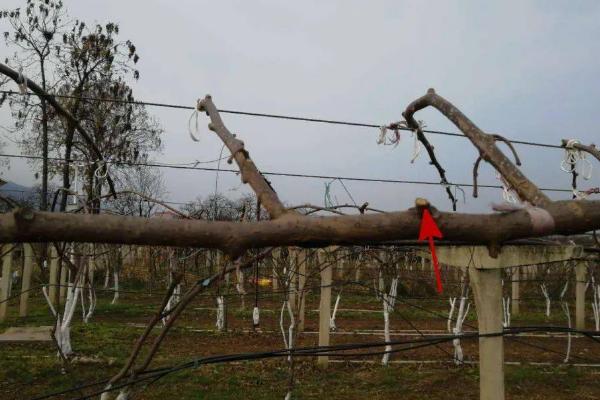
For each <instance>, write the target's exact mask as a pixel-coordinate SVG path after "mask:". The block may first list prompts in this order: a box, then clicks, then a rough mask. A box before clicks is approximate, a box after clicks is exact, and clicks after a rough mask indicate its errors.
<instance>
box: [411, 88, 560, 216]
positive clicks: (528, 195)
mask: <svg viewBox="0 0 600 400" xmlns="http://www.w3.org/2000/svg"><path fill="white" fill-rule="evenodd" d="M429 106H432V107H434V108H436V109H437V110H438V111H439V112H441V113H442V114H444V115H445V116H446V118H448V119H449V120H450V121H452V123H453V124H454V125H456V127H457V128H458V129H460V131H461V132H462V133H464V134H465V136H466V137H467V138H469V140H471V142H472V143H473V145H475V147H476V148H477V149H478V150H479V153H480V154H481V157H482V158H483V159H484V160H485V161H487V162H489V163H490V164H492V165H493V166H494V168H496V170H497V171H498V172H500V174H501V175H502V176H503V177H504V179H506V181H507V182H508V183H509V184H510V185H511V187H512V188H513V189H514V190H515V191H516V192H517V193H518V194H519V196H520V197H521V199H522V200H526V201H528V202H529V203H531V204H533V205H534V206H539V207H544V208H545V207H546V206H548V205H549V204H550V203H551V201H550V199H549V198H548V197H547V196H546V195H545V194H544V193H542V191H541V190H540V189H539V188H538V187H537V186H536V185H535V184H533V182H531V181H530V180H529V179H527V177H526V176H525V175H523V173H522V172H521V171H520V170H519V169H518V168H517V167H516V166H515V165H514V164H513V163H512V162H511V161H510V160H509V159H508V157H506V156H505V155H504V153H502V151H500V149H498V147H497V146H496V144H495V139H494V137H493V135H488V134H487V133H484V132H483V131H482V130H481V129H479V128H478V127H477V125H475V124H474V123H473V122H471V120H470V119H469V118H467V116H466V115H464V114H463V113H462V112H461V111H460V110H459V109H458V108H456V107H455V106H454V105H452V103H450V102H449V101H447V100H446V99H444V98H443V97H441V96H438V95H437V94H436V93H435V91H434V90H433V89H429V90H428V91H427V94H426V95H425V96H423V97H420V98H418V99H417V100H415V101H413V102H412V103H410V104H409V105H408V107H406V111H404V112H403V113H402V115H403V116H404V118H405V119H406V122H407V123H408V126H409V127H410V128H412V129H418V126H419V125H418V124H417V121H415V119H414V114H415V113H416V112H417V111H419V110H422V109H424V108H426V107H429Z"/></svg>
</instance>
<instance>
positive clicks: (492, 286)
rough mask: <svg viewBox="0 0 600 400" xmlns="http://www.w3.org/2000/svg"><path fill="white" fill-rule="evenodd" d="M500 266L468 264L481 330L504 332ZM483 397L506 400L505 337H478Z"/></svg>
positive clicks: (480, 331) (480, 383) (481, 332)
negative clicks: (490, 267)
mask: <svg viewBox="0 0 600 400" xmlns="http://www.w3.org/2000/svg"><path fill="white" fill-rule="evenodd" d="M501 272H502V271H501V270H500V269H488V270H483V269H475V268H469V276H470V278H471V279H470V281H471V287H472V288H473V297H474V299H475V307H476V308H477V322H478V324H479V333H480V334H487V333H498V332H502V275H501ZM479 393H480V397H479V398H480V399H481V400H504V339H503V337H502V336H493V337H480V338H479Z"/></svg>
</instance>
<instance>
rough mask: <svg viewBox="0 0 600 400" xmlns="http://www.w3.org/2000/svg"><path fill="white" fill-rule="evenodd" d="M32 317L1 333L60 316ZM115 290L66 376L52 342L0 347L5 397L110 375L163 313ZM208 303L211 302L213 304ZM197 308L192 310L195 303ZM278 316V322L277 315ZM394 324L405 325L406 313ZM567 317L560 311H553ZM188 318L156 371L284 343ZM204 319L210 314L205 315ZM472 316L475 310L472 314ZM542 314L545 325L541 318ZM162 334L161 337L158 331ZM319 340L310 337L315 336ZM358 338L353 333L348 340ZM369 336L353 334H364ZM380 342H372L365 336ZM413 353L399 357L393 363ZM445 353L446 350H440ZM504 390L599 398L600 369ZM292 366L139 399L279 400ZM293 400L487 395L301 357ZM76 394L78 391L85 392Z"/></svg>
mask: <svg viewBox="0 0 600 400" xmlns="http://www.w3.org/2000/svg"><path fill="white" fill-rule="evenodd" d="M360 298H361V296H357V295H348V296H347V298H346V297H344V298H343V308H377V309H378V307H379V306H380V302H379V301H378V300H376V299H371V297H368V298H367V297H362V299H363V301H362V302H361V301H360ZM315 299H316V297H314V296H313V297H309V299H308V302H309V304H310V307H309V306H308V305H307V310H310V309H312V307H313V306H314V302H315ZM32 300H33V301H32V302H31V306H30V317H28V318H18V317H17V316H16V315H15V314H14V313H15V312H16V311H15V310H16V307H15V304H11V314H10V315H9V319H8V320H7V322H5V323H4V324H2V325H0V329H2V328H6V327H8V326H19V325H20V326H23V325H32V326H37V325H40V324H42V325H44V324H45V325H51V324H52V317H51V316H50V315H49V314H48V311H47V307H46V305H45V304H43V302H41V301H39V300H40V299H32ZM110 300H111V296H108V295H107V296H102V297H101V298H100V300H99V302H98V306H97V309H96V314H95V316H94V317H93V318H92V320H91V322H90V323H88V324H83V323H82V322H81V318H80V310H78V311H77V312H78V313H79V314H76V316H75V319H74V325H73V328H72V334H71V335H72V339H73V348H74V350H75V351H76V353H77V355H79V356H82V357H84V358H85V359H81V360H80V361H77V362H75V363H73V364H72V365H71V366H70V367H69V369H68V372H67V373H66V374H62V373H61V372H60V371H61V363H60V362H59V360H58V359H57V357H56V350H55V349H54V347H53V345H52V344H51V343H27V344H6V343H3V344H0V354H1V355H0V399H2V400H4V399H6V400H11V399H15V400H16V399H27V398H31V397H34V396H39V395H41V394H44V393H50V392H55V391H60V390H64V389H67V388H70V387H72V386H73V385H76V384H81V383H84V382H90V381H95V380H98V379H101V378H108V377H110V376H111V375H113V374H114V373H115V372H116V371H117V370H118V368H119V367H120V366H122V365H123V363H124V362H125V360H126V358H127V356H128V355H129V351H130V349H131V347H132V345H133V343H134V342H135V340H136V339H137V337H138V336H139V335H140V333H141V329H139V328H138V327H136V326H133V325H132V324H131V323H130V322H136V323H141V322H143V321H146V320H148V319H149V317H150V315H151V314H152V313H153V312H154V311H155V308H156V303H157V301H158V300H156V299H152V300H148V299H141V300H140V299H136V300H135V301H132V299H131V298H129V297H128V296H127V295H126V294H125V295H123V296H122V298H121V300H120V303H118V304H115V305H111V304H110ZM208 303H209V304H210V300H208ZM418 304H419V306H422V307H424V308H434V309H437V310H438V311H439V313H440V314H442V315H446V313H447V310H444V309H443V307H445V304H442V302H437V303H433V302H431V303H426V302H419V303H418ZM193 307H194V306H192V307H190V308H193ZM397 313H401V314H402V316H403V317H404V318H407V319H410V320H411V321H422V322H428V321H429V322H430V321H431V320H433V321H434V322H435V321H436V320H437V322H439V319H436V318H435V317H434V316H432V314H430V313H427V312H426V311H423V310H419V309H417V308H414V307H409V306H406V305H402V304H401V303H399V304H398V305H397V310H396V314H397ZM268 314H272V315H274V316H276V318H277V319H278V311H277V312H275V313H265V314H264V315H268ZM396 314H394V315H393V318H394V319H395V321H397V322H398V321H401V320H402V319H401V318H400V316H399V315H396ZM554 315H555V316H556V322H557V323H559V322H560V317H561V315H560V313H559V312H558V311H557V312H555V313H554ZM250 316H251V305H250V303H248V302H247V308H246V310H243V311H239V310H236V309H235V308H233V307H231V308H230V318H231V319H232V320H234V319H238V318H243V319H249V318H250ZM184 318H185V319H184V321H181V322H180V324H179V328H176V329H175V330H173V331H172V332H171V333H170V334H169V337H168V339H167V342H166V343H165V344H164V347H163V350H162V351H161V352H160V353H159V354H158V355H157V358H156V360H155V364H153V366H152V367H158V366H165V365H177V364H179V363H182V362H185V361H189V360H190V359H192V358H194V357H200V356H202V355H207V354H228V353H237V352H245V351H260V350H265V349H266V348H280V347H281V346H282V344H281V338H280V335H279V333H278V332H275V333H272V334H270V335H267V334H262V335H257V334H248V333H243V332H242V331H240V330H238V331H234V332H229V333H226V334H219V333H214V332H195V331H190V330H187V329H185V328H184V327H185V326H189V325H192V324H196V325H195V326H197V325H198V324H199V323H202V324H205V325H208V324H213V318H214V315H213V313H212V312H210V311H207V310H202V311H193V310H188V311H186V313H185V316H184ZM201 318H204V319H202V320H201ZM307 318H308V319H311V320H313V321H314V320H315V318H316V314H314V313H312V312H309V313H308V314H307ZM471 318H473V316H472V317H471ZM539 318H542V321H539ZM513 319H514V320H515V321H523V322H528V323H537V322H544V323H546V321H545V316H543V314H542V315H541V316H540V313H539V312H537V313H536V312H532V311H529V310H526V311H525V312H524V313H523V314H521V315H520V316H519V317H518V318H513ZM338 320H340V322H344V321H352V320H361V321H365V320H367V321H371V322H372V323H373V324H377V325H376V326H379V327H380V328H381V326H382V322H381V320H382V316H381V314H379V313H360V312H340V314H338ZM154 334H156V333H154ZM314 339H315V338H314V336H313V337H312V340H314ZM350 339H352V338H350ZM362 339H363V338H359V339H354V340H362ZM365 340H372V339H365ZM403 357H409V355H404V353H400V354H398V355H394V356H393V359H402V358H403ZM438 357H439V355H438ZM505 369H506V375H505V378H506V387H507V393H508V397H509V398H511V399H547V400H556V399H570V398H574V397H575V396H577V397H578V398H582V399H588V398H589V399H592V398H600V384H599V383H598V370H597V369H583V368H574V367H561V366H559V367H546V366H532V365H518V366H515V365H507V366H506V368H505ZM288 380H289V374H288V365H287V363H286V361H285V359H272V360H264V361H254V362H241V363H230V364H218V365H203V366H201V367H200V368H198V369H186V370H183V371H180V372H177V373H174V374H171V375H168V376H166V377H164V378H163V379H161V380H159V381H158V382H156V383H155V384H153V385H151V386H149V387H148V388H146V389H145V390H143V391H141V392H140V393H138V394H137V396H136V397H135V398H136V399H148V400H164V399H170V398H177V399H232V400H233V399H235V400H239V399H240V398H251V399H265V400H267V399H281V398H283V397H284V396H285V394H286V392H287V390H288ZM294 383H295V384H294V389H293V393H294V398H301V399H323V398H326V399H327V400H337V399H344V400H349V399H350V400H351V399H364V398H368V399H397V398H402V399H408V400H411V399H422V398H428V399H430V400H437V399H461V400H462V399H477V398H478V397H479V394H478V393H479V375H478V369H477V367H473V366H462V367H456V366H454V365H448V364H443V365H437V364H422V365H403V364H391V365H389V366H388V367H383V366H381V365H379V364H377V363H375V364H351V363H332V364H330V366H329V368H327V369H321V368H318V367H317V366H316V365H315V363H314V361H313V360H310V359H302V360H298V363H297V366H296V368H295V380H294ZM78 395H79V393H73V394H72V395H71V397H63V398H73V397H77V396H78Z"/></svg>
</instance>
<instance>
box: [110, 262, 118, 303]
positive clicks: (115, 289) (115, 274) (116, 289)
mask: <svg viewBox="0 0 600 400" xmlns="http://www.w3.org/2000/svg"><path fill="white" fill-rule="evenodd" d="M113 279H114V281H115V282H114V286H113V290H114V293H115V294H114V296H113V299H112V301H111V302H110V304H116V303H117V300H119V272H118V271H117V270H116V269H115V271H114V273H113Z"/></svg>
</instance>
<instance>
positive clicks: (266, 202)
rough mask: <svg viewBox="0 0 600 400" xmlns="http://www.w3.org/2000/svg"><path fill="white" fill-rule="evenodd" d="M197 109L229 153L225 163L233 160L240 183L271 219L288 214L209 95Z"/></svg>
mask: <svg viewBox="0 0 600 400" xmlns="http://www.w3.org/2000/svg"><path fill="white" fill-rule="evenodd" d="M199 109H200V111H205V112H206V114H207V115H208V116H209V118H210V124H209V126H208V127H209V129H210V130H211V131H213V132H215V133H216V134H217V135H218V136H219V138H220V139H221V140H222V141H223V143H224V144H225V146H227V148H228V149H229V151H230V152H231V158H230V159H229V160H228V161H227V162H228V163H230V164H231V161H232V160H235V162H236V163H237V165H238V167H239V168H240V172H241V174H242V182H243V183H248V184H249V185H250V187H252V190H254V193H255V194H256V196H257V198H258V200H260V203H261V204H262V205H263V207H265V208H266V209H267V211H268V212H269V214H270V215H271V218H278V217H280V216H282V215H284V214H286V213H288V214H290V211H288V210H286V208H285V207H284V205H283V203H282V202H281V200H279V197H278V196H277V193H275V190H273V188H272V187H271V185H270V184H269V183H268V182H267V181H266V180H265V178H264V176H263V175H262V174H261V173H260V172H259V171H258V168H256V165H254V162H253V161H252V160H251V159H250V154H249V153H248V151H247V150H246V149H245V148H244V142H242V141H241V140H239V139H237V138H236V137H235V135H233V134H232V133H231V132H229V130H228V129H227V128H226V127H225V124H224V123H223V120H222V119H221V116H220V115H219V111H218V110H217V107H216V106H215V105H214V103H213V101H212V98H211V97H210V96H209V95H207V96H206V97H205V98H204V99H203V100H201V101H200V108H199Z"/></svg>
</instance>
